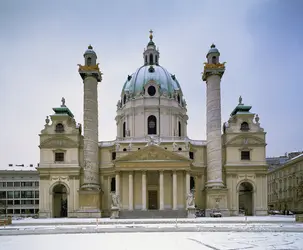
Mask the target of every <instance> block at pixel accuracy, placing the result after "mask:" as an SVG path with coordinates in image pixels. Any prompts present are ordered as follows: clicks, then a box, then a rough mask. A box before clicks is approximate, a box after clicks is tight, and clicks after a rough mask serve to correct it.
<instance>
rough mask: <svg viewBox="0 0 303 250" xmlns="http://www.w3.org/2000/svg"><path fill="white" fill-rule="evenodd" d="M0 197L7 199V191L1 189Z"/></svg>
mask: <svg viewBox="0 0 303 250" xmlns="http://www.w3.org/2000/svg"><path fill="white" fill-rule="evenodd" d="M0 199H6V191H0Z"/></svg>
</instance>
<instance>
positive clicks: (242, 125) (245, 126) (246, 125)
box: [240, 122, 249, 131]
mask: <svg viewBox="0 0 303 250" xmlns="http://www.w3.org/2000/svg"><path fill="white" fill-rule="evenodd" d="M240 129H241V130H242V131H248V130H249V125H248V123H247V122H242V123H241V128H240Z"/></svg>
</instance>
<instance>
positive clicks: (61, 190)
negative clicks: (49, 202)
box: [53, 184, 67, 218]
mask: <svg viewBox="0 0 303 250" xmlns="http://www.w3.org/2000/svg"><path fill="white" fill-rule="evenodd" d="M53 217H54V218H62V217H67V190H66V187H65V186H64V185H63V184H57V185H56V186H55V187H54V188H53Z"/></svg>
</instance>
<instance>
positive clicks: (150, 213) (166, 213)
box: [119, 210, 187, 219]
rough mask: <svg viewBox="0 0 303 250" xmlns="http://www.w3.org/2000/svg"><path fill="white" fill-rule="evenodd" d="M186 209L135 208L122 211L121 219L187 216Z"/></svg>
mask: <svg viewBox="0 0 303 250" xmlns="http://www.w3.org/2000/svg"><path fill="white" fill-rule="evenodd" d="M186 217H187V212H186V210H147V211H141V210H134V211H127V210H122V211H120V216H119V218H121V219H140V218H151V219H152V218H186Z"/></svg>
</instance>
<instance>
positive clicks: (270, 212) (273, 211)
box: [268, 210, 281, 215]
mask: <svg viewBox="0 0 303 250" xmlns="http://www.w3.org/2000/svg"><path fill="white" fill-rule="evenodd" d="M268 214H271V215H277V214H281V212H280V211H278V210H269V211H268Z"/></svg>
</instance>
